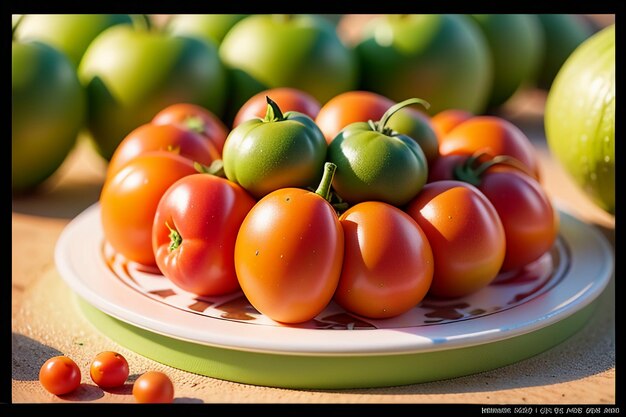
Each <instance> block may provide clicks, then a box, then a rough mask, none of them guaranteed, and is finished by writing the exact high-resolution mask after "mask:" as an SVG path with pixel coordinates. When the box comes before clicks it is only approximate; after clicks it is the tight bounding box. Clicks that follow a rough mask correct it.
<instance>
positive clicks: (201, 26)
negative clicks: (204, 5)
mask: <svg viewBox="0 0 626 417" xmlns="http://www.w3.org/2000/svg"><path fill="white" fill-rule="evenodd" d="M246 16H248V15H246V14H178V15H174V16H172V17H171V18H170V19H169V20H168V21H167V23H166V24H165V31H166V32H167V33H171V34H174V35H188V36H196V37H198V38H200V39H204V40H207V41H210V42H213V43H214V44H215V45H216V46H217V45H219V44H220V43H222V40H223V39H224V36H226V33H228V31H229V30H230V29H231V28H232V27H233V26H234V25H235V23H237V22H239V21H240V20H241V19H243V18H244V17H246Z"/></svg>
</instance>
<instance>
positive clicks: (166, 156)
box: [100, 151, 198, 265]
mask: <svg viewBox="0 0 626 417" xmlns="http://www.w3.org/2000/svg"><path fill="white" fill-rule="evenodd" d="M196 173H198V171H197V170H196V169H195V168H194V165H193V163H192V162H191V161H190V160H189V159H187V158H184V157H182V156H180V155H176V154H174V153H172V152H167V151H153V152H149V153H146V154H143V155H140V156H138V157H136V158H134V159H133V160H131V161H130V162H128V163H127V164H126V165H125V166H124V167H123V168H122V169H121V170H120V171H118V172H117V173H116V174H114V175H113V176H112V177H111V178H108V179H107V180H106V181H105V182H104V186H103V187H102V193H101V194H100V217H101V221H102V229H103V232H104V237H105V239H106V240H107V241H108V242H109V244H111V246H112V247H113V249H115V251H117V252H118V253H120V254H122V255H123V256H124V257H126V258H127V259H128V260H130V261H134V262H138V263H140V264H144V265H156V260H155V258H154V252H153V251H152V223H153V222H154V215H155V213H156V209H157V206H158V204H159V200H160V199H161V196H163V193H165V191H166V190H167V189H168V188H169V187H170V185H172V184H174V183H175V182H176V181H177V180H179V179H180V178H182V177H184V176H186V175H191V174H196Z"/></svg>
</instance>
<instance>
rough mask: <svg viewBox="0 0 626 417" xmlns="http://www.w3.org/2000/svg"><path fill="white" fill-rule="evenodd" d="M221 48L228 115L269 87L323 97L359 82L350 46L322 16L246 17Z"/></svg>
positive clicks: (330, 95)
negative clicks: (228, 78) (227, 83)
mask: <svg viewBox="0 0 626 417" xmlns="http://www.w3.org/2000/svg"><path fill="white" fill-rule="evenodd" d="M219 52H220V56H221V57H222V60H223V62H224V63H225V64H226V66H228V67H229V68H230V71H231V75H232V77H231V79H232V92H231V99H232V100H231V103H230V106H229V109H230V117H229V118H231V117H233V116H234V114H235V113H236V112H237V111H238V110H239V108H240V107H241V106H242V105H243V104H244V103H245V102H246V100H248V99H249V98H250V97H252V96H253V95H254V94H256V93H258V92H260V91H262V90H267V89H269V88H277V87H292V88H297V89H300V90H302V91H304V92H307V93H309V94H311V95H312V96H313V97H314V98H315V99H317V101H319V102H320V103H325V102H327V101H328V100H330V99H331V98H332V97H334V96H336V95H338V94H339V93H342V92H344V91H348V90H352V89H354V88H355V87H356V83H357V78H358V73H357V69H358V68H357V62H356V59H355V56H354V53H353V51H352V50H351V49H349V48H348V47H346V46H345V45H344V44H343V43H342V42H341V41H340V39H339V37H338V36H337V33H336V31H335V27H334V26H333V25H332V24H331V23H329V22H328V21H327V20H326V19H324V18H322V17H320V16H315V15H253V16H249V17H246V18H245V19H243V20H241V21H240V22H238V23H237V24H235V26H233V28H232V29H231V30H230V31H229V32H228V34H227V35H226V37H225V38H224V40H223V41H222V44H221V45H220V51H219Z"/></svg>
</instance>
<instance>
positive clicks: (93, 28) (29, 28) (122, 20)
mask: <svg viewBox="0 0 626 417" xmlns="http://www.w3.org/2000/svg"><path fill="white" fill-rule="evenodd" d="M120 24H125V25H135V26H137V27H139V28H144V29H145V28H147V27H149V25H150V21H149V20H148V17H147V16H145V15H127V14H32V15H24V18H23V19H22V21H21V22H20V24H19V26H18V28H17V30H16V31H15V37H16V38H17V39H22V40H38V41H41V42H44V43H47V44H49V45H51V46H54V47H55V48H57V49H59V50H60V51H61V52H63V53H65V54H66V55H67V56H68V58H70V60H71V61H72V63H73V64H74V65H75V66H78V64H79V63H80V60H81V58H82V57H83V54H84V53H85V51H86V50H87V47H88V46H89V44H90V43H91V42H92V41H93V40H94V39H95V38H96V36H98V35H99V34H100V33H101V32H103V31H104V30H105V29H107V28H109V27H111V26H115V25H120Z"/></svg>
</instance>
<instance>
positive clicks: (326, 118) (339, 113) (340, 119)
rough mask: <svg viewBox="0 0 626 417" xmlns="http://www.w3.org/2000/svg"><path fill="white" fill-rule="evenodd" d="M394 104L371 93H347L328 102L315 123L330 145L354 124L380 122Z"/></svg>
mask: <svg viewBox="0 0 626 417" xmlns="http://www.w3.org/2000/svg"><path fill="white" fill-rule="evenodd" d="M394 104H396V103H395V102H394V101H393V100H391V99H389V98H387V97H385V96H382V95H380V94H377V93H373V92H371V91H347V92H345V93H341V94H339V95H337V96H335V97H333V98H331V99H330V100H329V101H328V102H326V104H324V105H323V106H322V108H321V109H320V111H319V113H318V115H317V117H316V118H315V123H317V125H318V126H319V127H320V129H321V131H322V133H324V137H325V138H326V142H328V143H330V142H332V140H333V139H334V138H335V136H337V134H339V132H340V131H341V130H342V129H343V128H344V127H346V126H348V125H349V124H351V123H354V122H367V121H368V120H373V121H376V120H380V119H381V118H382V117H383V114H385V112H386V111H387V110H388V109H389V108H390V107H391V106H393V105H394Z"/></svg>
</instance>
